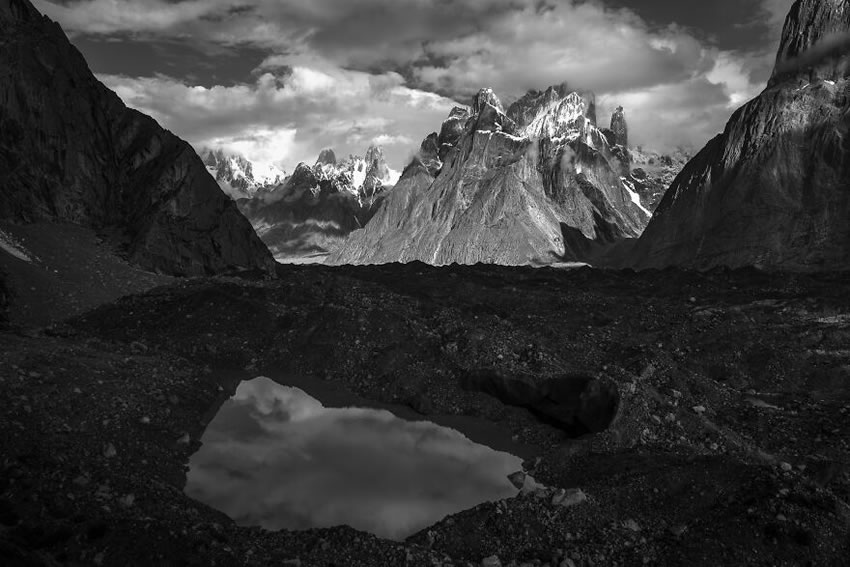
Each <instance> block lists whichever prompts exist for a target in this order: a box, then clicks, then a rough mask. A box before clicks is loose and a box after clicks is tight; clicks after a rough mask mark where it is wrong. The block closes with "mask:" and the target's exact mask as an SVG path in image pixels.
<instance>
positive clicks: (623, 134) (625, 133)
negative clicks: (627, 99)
mask: <svg viewBox="0 0 850 567" xmlns="http://www.w3.org/2000/svg"><path fill="white" fill-rule="evenodd" d="M611 131H612V132H613V133H614V142H615V144H616V145H618V146H623V147H624V148H628V147H629V126H628V125H627V124H626V112H625V111H624V110H623V107H622V106H618V107H617V110H615V111H614V114H612V115H611Z"/></svg>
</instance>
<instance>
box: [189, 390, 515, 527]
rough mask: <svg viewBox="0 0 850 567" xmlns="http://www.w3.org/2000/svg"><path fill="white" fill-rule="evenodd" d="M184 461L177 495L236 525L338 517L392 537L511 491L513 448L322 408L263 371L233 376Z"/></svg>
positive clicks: (307, 523)
mask: <svg viewBox="0 0 850 567" xmlns="http://www.w3.org/2000/svg"><path fill="white" fill-rule="evenodd" d="M201 442H202V444H203V445H202V446H201V448H200V450H199V451H198V452H197V453H195V454H194V455H193V456H192V458H191V460H190V467H191V468H190V470H189V473H188V475H187V484H186V493H187V494H188V495H189V496H191V497H192V498H194V499H196V500H199V501H201V502H204V503H206V504H208V505H210V506H212V507H214V508H217V509H219V510H221V511H223V512H225V513H226V514H228V515H229V516H230V517H232V518H233V519H234V520H235V521H236V522H238V523H239V524H242V525H251V526H262V527H264V528H267V529H270V530H278V529H290V530H305V529H311V528H322V527H332V526H336V525H342V524H345V525H349V526H352V527H354V528H356V529H358V530H363V531H368V532H372V533H374V534H376V535H378V536H381V537H385V538H390V539H403V538H405V537H407V536H409V535H411V534H413V533H416V532H417V531H419V530H422V529H424V528H426V527H427V526H429V525H432V524H434V523H435V522H437V521H439V520H441V519H442V518H444V517H446V516H448V515H450V514H454V513H457V512H460V511H462V510H465V509H467V508H472V507H474V506H476V505H478V504H481V503H483V502H487V501H494V500H501V499H503V498H509V497H512V496H515V495H516V494H517V489H516V488H515V487H514V486H513V485H512V484H511V482H510V480H508V476H509V475H510V474H511V473H514V472H516V471H518V470H520V469H521V466H522V462H521V459H520V458H519V457H515V456H513V455H509V454H507V453H501V452H498V451H495V450H493V449H490V448H489V447H485V446H483V445H478V444H476V443H473V442H472V441H470V440H469V439H467V438H466V437H464V436H463V435H462V434H460V433H458V432H457V431H454V430H452V429H448V428H446V427H441V426H438V425H436V424H433V423H430V422H424V421H421V422H412V421H405V420H403V419H400V418H398V417H396V416H395V415H393V414H392V413H390V412H389V411H386V410H373V409H362V408H345V409H330V408H325V407H324V406H322V404H321V403H320V402H319V401H317V400H316V399H314V398H312V397H310V396H309V395H307V394H306V393H304V392H303V391H302V390H300V389H298V388H289V387H286V386H281V385H279V384H277V383H275V382H273V381H272V380H270V379H268V378H257V379H255V380H251V381H247V382H242V383H241V384H240V385H239V387H238V389H237V391H236V394H235V395H234V396H233V397H232V398H231V399H229V400H228V401H226V402H225V403H224V405H223V406H222V407H221V409H220V410H219V412H218V414H217V415H216V416H215V418H214V419H213V420H212V422H211V423H210V425H209V427H208V428H207V430H206V432H205V433H204V435H203V437H202V438H201Z"/></svg>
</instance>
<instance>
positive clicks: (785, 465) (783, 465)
mask: <svg viewBox="0 0 850 567" xmlns="http://www.w3.org/2000/svg"><path fill="white" fill-rule="evenodd" d="M779 468H781V469H782V470H783V471H785V472H791V471H792V470H794V467H792V466H791V464H790V463H784V462H783V463H779Z"/></svg>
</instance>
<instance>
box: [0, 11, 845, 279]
mask: <svg viewBox="0 0 850 567" xmlns="http://www.w3.org/2000/svg"><path fill="white" fill-rule="evenodd" d="M0 26H2V32H3V33H2V36H0V37H2V40H0V41H2V44H0V47H2V49H0V69H3V71H4V75H3V77H4V80H3V82H2V83H0V130H2V132H3V136H2V137H0V181H2V184H3V191H2V193H0V221H4V222H12V223H38V222H41V223H44V222H47V223H56V222H64V223H71V224H75V225H79V226H83V227H87V228H89V229H91V230H93V231H95V232H96V233H97V234H99V235H100V236H102V237H103V238H105V239H106V240H107V241H108V242H110V243H111V244H112V245H114V246H115V247H116V248H117V249H118V250H119V252H120V254H121V255H122V256H123V257H124V258H125V259H126V260H128V261H129V262H130V263H132V264H135V265H138V266H140V267H142V268H144V269H146V270H151V271H159V272H163V273H168V274H175V275H202V274H214V273H222V272H228V271H233V270H242V269H261V270H266V271H268V270H271V269H272V267H273V258H272V254H271V253H270V252H269V250H268V248H271V250H272V252H273V253H274V256H275V257H277V258H278V259H281V260H287V259H298V260H302V259H304V258H312V259H320V258H323V257H325V256H327V261H328V262H329V263H331V264H373V263H387V262H409V261H414V260H418V261H423V262H427V263H430V264H435V265H443V264H450V263H464V264H474V263H479V262H484V263H498V264H509V265H518V264H551V263H558V262H592V263H598V264H600V265H608V266H615V267H633V268H639V269H643V268H657V267H665V266H683V267H690V268H710V267H713V266H730V267H741V266H750V265H757V266H762V267H767V268H776V269H795V270H826V269H845V268H848V267H850V223H848V222H847V217H848V212H850V192H848V187H850V146H849V145H848V142H847V136H848V133H850V102H848V101H850V81H848V76H850V63H848V56H847V49H846V47H847V44H848V40H847V37H848V35H850V6H848V3H847V2H846V1H845V0H798V1H797V2H796V3H795V4H794V6H793V8H792V9H791V12H790V13H789V15H788V18H787V20H786V23H785V27H784V31H783V35H782V40H781V44H780V48H779V53H778V55H777V58H776V65H775V70H774V72H773V74H772V76H771V79H770V81H769V83H768V85H767V87H766V89H765V90H764V91H763V92H762V93H761V94H760V95H759V96H758V97H756V98H755V99H753V100H752V101H750V102H749V103H747V104H746V105H745V106H744V107H742V108H741V109H739V110H738V111H737V112H735V113H734V114H733V116H732V117H731V119H730V121H729V122H728V124H727V126H726V129H725V130H724V132H723V133H721V134H720V135H718V136H717V137H716V138H714V139H713V140H711V141H710V142H709V143H708V144H707V145H706V147H705V148H704V149H703V150H702V151H700V152H699V153H698V154H696V156H694V157H693V158H692V159H689V156H688V155H686V154H685V153H683V152H676V153H674V154H672V155H668V156H661V155H657V154H653V153H652V152H648V151H644V150H642V149H641V148H632V147H630V146H629V131H628V125H627V123H626V112H625V110H624V109H623V108H621V107H620V108H617V109H616V111H615V112H614V114H613V115H612V116H611V119H610V123H609V127H607V128H601V127H600V126H598V124H597V111H596V101H595V96H594V95H593V94H592V93H589V92H579V91H575V90H573V89H571V88H569V87H568V86H567V85H565V84H561V85H556V86H553V87H550V88H548V89H546V90H545V91H531V92H529V93H527V94H526V95H525V96H523V97H522V98H520V99H519V100H517V101H516V102H515V103H514V104H512V105H511V106H510V107H508V108H505V107H504V106H503V105H502V103H501V102H500V100H499V99H498V97H497V96H496V94H495V93H494V92H493V91H492V90H490V89H482V90H481V91H480V92H479V93H478V94H477V95H476V96H475V97H474V98H473V100H472V101H471V104H470V106H468V107H463V106H458V107H456V108H454V109H453V110H452V111H451V112H450V113H449V115H448V117H447V118H446V120H445V121H444V122H443V124H442V125H441V126H440V128H439V130H438V131H435V132H433V133H432V134H430V135H428V136H427V137H426V138H425V139H424V140H423V142H422V144H421V146H420V150H419V152H418V154H417V155H416V156H415V158H414V159H413V160H412V161H411V162H410V163H409V164H408V165H407V167H406V168H405V170H404V172H403V173H402V174H401V175H399V174H398V173H396V172H394V171H392V170H391V169H390V168H389V167H388V166H387V164H386V161H385V159H384V156H383V152H382V150H381V149H380V148H379V147H377V146H373V147H370V148H369V150H368V151H367V152H366V155H365V156H364V157H359V156H350V157H349V158H347V159H344V160H338V159H337V157H336V155H335V153H334V152H333V151H332V150H325V151H323V152H322V154H321V155H320V156H319V158H318V160H317V161H316V163H315V164H313V165H307V164H300V165H299V166H298V167H297V168H296V170H295V171H294V172H293V174H292V175H290V176H288V177H287V176H285V174H284V173H283V172H282V171H279V170H277V169H276V168H274V167H271V166H266V165H263V164H259V163H257V162H252V161H251V160H250V159H247V158H246V157H244V156H239V155H234V154H228V153H226V152H224V151H222V150H221V149H217V150H206V151H204V152H203V153H204V157H203V159H202V158H201V157H199V156H198V155H197V154H196V153H195V151H194V150H193V149H192V148H191V146H189V144H187V143H186V142H184V141H183V140H180V139H179V138H177V137H176V136H174V135H173V134H171V133H170V132H168V131H166V130H164V129H163V128H162V127H160V126H159V125H158V124H157V123H156V122H155V121H154V120H152V119H151V118H149V117H147V116H145V115H143V114H141V113H139V112H137V111H135V110H132V109H129V108H127V107H126V106H125V105H124V104H123V103H122V102H121V100H120V99H119V98H118V96H117V95H115V93H113V92H111V91H110V90H109V89H107V88H106V87H105V86H104V85H103V84H101V83H100V82H99V81H97V79H96V78H95V77H94V76H93V74H92V73H91V71H90V70H89V68H88V66H87V64H86V62H85V60H84V59H83V57H82V56H81V55H80V53H79V52H78V51H77V50H76V49H75V48H74V47H73V46H72V45H71V44H70V42H69V41H68V39H67V37H66V36H65V34H64V33H63V32H62V30H61V28H60V27H59V26H58V25H57V24H55V23H54V22H52V21H51V20H49V19H48V18H46V17H44V16H42V15H40V14H39V13H38V11H37V10H35V8H33V6H32V5H31V4H30V3H29V2H28V1H27V0H4V1H3V2H2V3H0ZM68 109H74V112H69V111H68ZM685 162H687V163H685ZM680 168H681V172H680V171H679V170H680ZM668 182H669V190H666V191H665V187H666V186H667V185H668ZM222 189H224V191H225V192H226V193H228V194H229V195H230V197H231V198H229V197H228V196H227V195H225V192H223V191H222ZM662 196H663V198H662ZM234 199H235V200H236V201H238V206H237V203H236V202H234ZM240 211H241V212H242V213H243V214H244V216H243V214H240ZM246 216H247V217H248V219H249V220H250V223H249V222H248V220H246V218H245V217H246ZM650 219H651V220H650ZM252 225H253V229H255V230H256V232H255V230H252ZM257 234H259V236H260V237H261V238H262V240H261V239H260V237H258V236H257Z"/></svg>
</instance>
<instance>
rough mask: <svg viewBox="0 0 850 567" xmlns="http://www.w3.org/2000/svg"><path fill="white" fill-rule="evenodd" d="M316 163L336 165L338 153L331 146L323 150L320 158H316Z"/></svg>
mask: <svg viewBox="0 0 850 567" xmlns="http://www.w3.org/2000/svg"><path fill="white" fill-rule="evenodd" d="M316 165H336V154H335V153H334V151H333V150H332V149H330V148H326V149H324V150H322V151H321V153H320V154H319V159H317V160H316ZM299 167H300V166H299Z"/></svg>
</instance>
